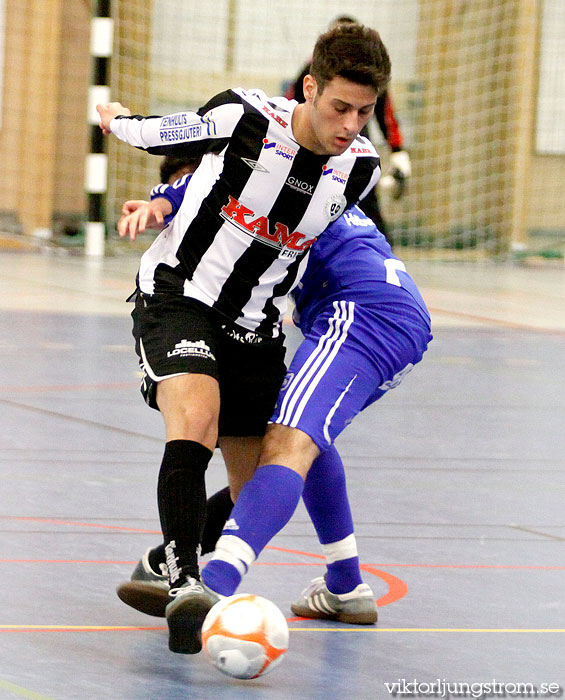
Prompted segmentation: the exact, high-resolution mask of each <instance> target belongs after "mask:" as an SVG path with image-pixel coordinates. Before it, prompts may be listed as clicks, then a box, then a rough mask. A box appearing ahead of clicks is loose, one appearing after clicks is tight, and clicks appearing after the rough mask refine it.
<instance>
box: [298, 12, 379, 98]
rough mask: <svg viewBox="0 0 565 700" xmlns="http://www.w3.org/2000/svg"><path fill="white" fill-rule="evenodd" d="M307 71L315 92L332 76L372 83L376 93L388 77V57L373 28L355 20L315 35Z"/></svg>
mask: <svg viewBox="0 0 565 700" xmlns="http://www.w3.org/2000/svg"><path fill="white" fill-rule="evenodd" d="M310 74H311V75H312V76H313V77H314V78H315V79H316V83H317V84H318V94H321V93H322V92H323V90H324V87H325V86H326V85H327V84H328V83H329V82H330V81H331V80H333V78H335V77H336V76H340V77H342V78H346V79H347V80H351V81H352V82H354V83H359V84H360V85H369V86H371V87H373V88H374V89H375V91H376V93H377V94H378V95H380V94H381V93H382V92H383V91H384V90H385V89H386V87H387V85H388V83H389V81H390V58H389V55H388V51H387V50H386V47H385V45H384V44H383V42H382V39H381V37H380V35H379V33H378V32H377V31H375V30H374V29H371V28H370V27H365V26H364V25H362V24H357V23H340V24H337V25H335V26H333V28H332V29H329V30H328V31H327V32H325V33H324V34H322V35H321V36H319V37H318V40H317V42H316V45H315V46H314V55H313V57H312V65H311V67H310Z"/></svg>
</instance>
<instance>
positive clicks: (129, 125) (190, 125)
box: [96, 90, 244, 156]
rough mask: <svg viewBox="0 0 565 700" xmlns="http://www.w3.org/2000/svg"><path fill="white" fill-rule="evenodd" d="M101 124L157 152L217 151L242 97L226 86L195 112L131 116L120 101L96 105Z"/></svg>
mask: <svg viewBox="0 0 565 700" xmlns="http://www.w3.org/2000/svg"><path fill="white" fill-rule="evenodd" d="M96 109H97V110H98V113H99V115H100V128H101V129H102V131H103V132H104V133H112V134H114V135H115V136H117V137H118V138H119V139H120V140H121V141H125V142H126V143H129V144H130V145H132V146H135V147H137V148H142V149H144V150H146V151H148V152H149V153H153V154H156V155H176V156H181V155H186V156H197V155H201V154H203V153H211V152H213V153H219V152H220V151H222V150H223V149H224V148H225V146H226V145H227V143H228V141H229V138H230V137H231V134H232V133H233V130H234V128H235V126H236V125H237V123H238V122H239V120H240V119H241V117H242V116H243V111H244V110H243V101H242V98H241V97H240V96H239V95H238V94H237V92H235V91H233V90H226V91H225V92H223V93H220V94H219V95H216V97H214V98H212V100H210V101H209V102H208V103H207V104H206V105H205V106H204V107H202V108H201V109H199V110H198V111H197V112H191V111H186V112H177V113H176V114H169V115H167V116H157V117H141V116H138V115H134V116H132V115H131V113H130V111H129V110H128V109H127V108H126V107H123V105H121V104H120V103H119V102H111V103H110V104H107V105H97V106H96Z"/></svg>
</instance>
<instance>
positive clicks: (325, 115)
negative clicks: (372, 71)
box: [304, 76, 377, 156]
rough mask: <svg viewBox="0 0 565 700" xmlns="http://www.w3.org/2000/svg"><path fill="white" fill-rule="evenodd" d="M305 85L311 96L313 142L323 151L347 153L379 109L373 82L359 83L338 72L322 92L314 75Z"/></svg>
mask: <svg viewBox="0 0 565 700" xmlns="http://www.w3.org/2000/svg"><path fill="white" fill-rule="evenodd" d="M308 77H309V78H310V82H309V85H310V87H308V79H306V81H305V84H304V87H305V94H306V99H307V100H308V99H310V100H311V110H310V127H311V134H310V135H311V138H312V143H313V146H312V147H310V150H312V151H314V153H318V154H320V155H322V154H324V155H332V156H339V155H341V154H342V153H344V152H345V151H346V150H347V149H348V148H349V146H350V145H351V143H352V142H353V140H354V139H355V138H356V137H357V136H358V134H359V132H360V131H361V129H362V128H363V127H364V126H365V124H366V123H367V122H368V121H369V119H370V118H371V116H372V115H373V112H374V111H375V104H376V101H377V94H376V92H375V91H374V89H373V88H372V87H370V86H369V85H359V83H354V82H352V81H351V80H347V79H346V78H342V77H340V76H336V77H335V78H333V79H332V80H331V81H330V82H329V83H328V84H327V85H326V86H325V88H324V90H323V91H322V93H321V94H320V93H319V91H318V86H317V84H316V81H315V79H314V78H312V76H308Z"/></svg>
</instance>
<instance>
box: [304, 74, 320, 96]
mask: <svg viewBox="0 0 565 700" xmlns="http://www.w3.org/2000/svg"><path fill="white" fill-rule="evenodd" d="M303 88H304V99H305V100H306V102H314V98H315V97H316V93H317V92H318V83H317V82H316V78H314V76H313V75H310V74H308V75H306V76H304V84H303Z"/></svg>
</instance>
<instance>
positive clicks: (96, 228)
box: [84, 0, 114, 257]
mask: <svg viewBox="0 0 565 700" xmlns="http://www.w3.org/2000/svg"><path fill="white" fill-rule="evenodd" d="M111 9H112V8H111V0H97V1H96V2H94V5H93V17H92V23H91V34H90V55H91V57H92V78H91V85H90V88H89V94H88V123H89V124H90V152H89V154H88V155H87V157H86V164H85V190H86V193H87V195H88V221H87V222H86V226H85V243H84V252H85V254H86V255H89V256H98V257H100V256H102V255H104V243H105V239H106V223H105V200H106V191H107V179H108V157H107V155H106V153H105V140H104V137H103V134H102V131H101V130H100V128H99V126H98V124H99V121H100V119H99V115H98V112H97V111H96V105H97V104H99V103H100V104H106V103H108V102H109V101H110V88H109V85H108V83H109V77H110V75H109V73H110V59H111V56H112V46H113V38H114V26H113V20H112V17H111Z"/></svg>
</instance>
